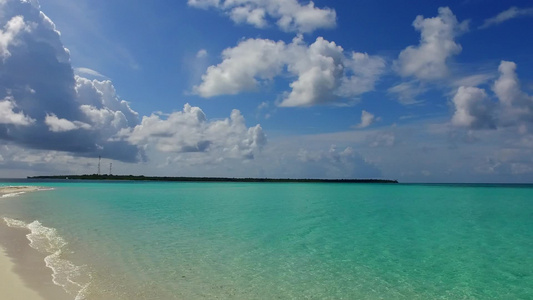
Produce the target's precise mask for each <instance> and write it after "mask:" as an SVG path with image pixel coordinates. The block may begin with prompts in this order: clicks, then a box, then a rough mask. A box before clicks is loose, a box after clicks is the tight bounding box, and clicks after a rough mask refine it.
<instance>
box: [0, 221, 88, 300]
mask: <svg viewBox="0 0 533 300" xmlns="http://www.w3.org/2000/svg"><path fill="white" fill-rule="evenodd" d="M4 221H5V222H6V224H7V225H8V226H9V227H13V228H25V229H28V230H30V231H31V232H30V233H29V234H27V235H26V237H27V238H28V240H29V241H30V246H31V247H32V248H34V249H36V250H38V251H39V252H41V253H45V254H49V255H48V256H46V257H45V259H44V261H45V264H46V266H47V267H48V268H50V269H52V280H53V282H54V283H55V284H56V285H59V286H61V287H62V288H63V289H64V290H65V291H66V292H67V293H69V294H71V295H75V296H76V298H75V299H76V300H83V299H85V294H86V292H87V288H88V287H89V285H90V282H91V274H90V273H89V272H88V270H87V266H76V265H75V264H73V263H72V262H71V261H69V260H66V259H63V258H61V254H62V253H63V249H64V248H65V246H66V245H67V242H66V241H65V240H64V239H63V238H62V237H61V236H60V235H59V234H58V233H57V230H56V229H55V228H50V227H46V226H43V225H42V224H41V222H39V221H33V222H31V223H25V222H23V221H20V220H15V219H10V218H6V217H4Z"/></svg>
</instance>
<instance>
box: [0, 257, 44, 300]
mask: <svg viewBox="0 0 533 300" xmlns="http://www.w3.org/2000/svg"><path fill="white" fill-rule="evenodd" d="M14 267H15V264H14V263H13V262H12V261H11V259H10V258H9V257H8V256H7V255H6V253H5V250H4V249H3V248H0V291H1V292H0V297H1V298H2V299H25V300H44V298H43V297H41V296H40V295H39V294H38V293H37V292H36V291H34V290H32V289H30V288H29V287H28V286H27V285H26V284H25V283H24V282H23V281H22V278H20V276H19V275H18V274H16V273H15V272H13V268H14Z"/></svg>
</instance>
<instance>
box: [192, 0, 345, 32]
mask: <svg viewBox="0 0 533 300" xmlns="http://www.w3.org/2000/svg"><path fill="white" fill-rule="evenodd" d="M187 3H188V4H189V6H192V7H197V8H203V9H207V8H215V9H218V10H220V11H222V12H223V13H225V14H226V15H227V16H229V17H230V18H231V20H233V22H235V23H237V24H240V23H247V24H250V25H253V26H255V27H257V28H265V27H267V26H268V25H269V24H270V23H271V22H275V23H276V25H277V26H278V28H280V29H281V30H283V31H287V32H300V33H310V32H313V31H315V30H317V29H321V28H332V27H335V25H336V19H337V15H336V12H335V10H333V9H330V8H317V7H315V4H314V3H313V2H312V1H310V2H309V3H308V4H307V5H302V4H300V2H299V1H298V0H239V1H234V0H188V2H187Z"/></svg>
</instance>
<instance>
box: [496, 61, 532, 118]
mask: <svg viewBox="0 0 533 300" xmlns="http://www.w3.org/2000/svg"><path fill="white" fill-rule="evenodd" d="M498 71H499V72H500V77H499V78H498V79H497V80H496V81H495V82H494V86H493V88H492V90H493V91H494V93H495V94H496V95H497V96H498V99H499V100H500V104H501V115H502V116H501V122H502V123H504V124H517V123H520V122H528V123H533V96H531V95H528V94H526V93H525V92H524V91H522V90H521V87H520V81H519V80H518V76H517V74H516V64H515V63H514V62H510V61H502V62H501V63H500V66H499V67H498Z"/></svg>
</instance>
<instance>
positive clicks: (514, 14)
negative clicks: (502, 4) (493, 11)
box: [479, 6, 533, 29]
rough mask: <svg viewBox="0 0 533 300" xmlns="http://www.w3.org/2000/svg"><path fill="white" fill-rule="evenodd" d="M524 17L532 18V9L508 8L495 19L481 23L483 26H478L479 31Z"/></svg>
mask: <svg viewBox="0 0 533 300" xmlns="http://www.w3.org/2000/svg"><path fill="white" fill-rule="evenodd" d="M525 16H533V7H528V8H518V7H516V6H513V7H511V8H509V9H508V10H505V11H502V12H501V13H499V14H498V15H496V16H495V17H492V18H489V19H486V20H485V21H484V22H483V25H481V26H479V29H485V28H489V27H491V26H495V25H498V24H500V23H503V22H505V21H508V20H511V19H515V18H518V17H525Z"/></svg>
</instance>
